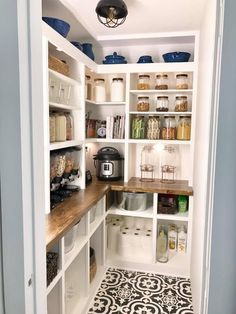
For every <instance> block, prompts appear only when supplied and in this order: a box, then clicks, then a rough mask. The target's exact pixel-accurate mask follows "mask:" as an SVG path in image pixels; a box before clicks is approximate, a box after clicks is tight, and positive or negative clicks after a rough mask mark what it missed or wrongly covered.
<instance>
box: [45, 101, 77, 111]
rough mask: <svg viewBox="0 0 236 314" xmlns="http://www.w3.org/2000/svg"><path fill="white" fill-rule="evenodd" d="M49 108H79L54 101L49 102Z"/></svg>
mask: <svg viewBox="0 0 236 314" xmlns="http://www.w3.org/2000/svg"><path fill="white" fill-rule="evenodd" d="M49 107H50V109H61V110H80V109H81V108H80V107H78V106H70V105H65V104H58V103H56V102H49Z"/></svg>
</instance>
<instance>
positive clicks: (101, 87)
mask: <svg viewBox="0 0 236 314" xmlns="http://www.w3.org/2000/svg"><path fill="white" fill-rule="evenodd" d="M94 84H95V85H94V100H95V101H96V102H104V101H106V87H105V79H103V78H97V79H94Z"/></svg>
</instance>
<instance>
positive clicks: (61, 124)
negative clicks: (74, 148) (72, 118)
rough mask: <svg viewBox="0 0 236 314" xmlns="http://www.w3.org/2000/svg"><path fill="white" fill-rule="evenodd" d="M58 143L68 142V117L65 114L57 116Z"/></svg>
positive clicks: (56, 137)
mask: <svg viewBox="0 0 236 314" xmlns="http://www.w3.org/2000/svg"><path fill="white" fill-rule="evenodd" d="M55 140H56V142H64V141H66V116H65V115H64V114H58V115H56V136H55Z"/></svg>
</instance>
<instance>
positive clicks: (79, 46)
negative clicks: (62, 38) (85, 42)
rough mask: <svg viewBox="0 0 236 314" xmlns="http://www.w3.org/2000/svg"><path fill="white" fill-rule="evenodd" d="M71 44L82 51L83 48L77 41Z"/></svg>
mask: <svg viewBox="0 0 236 314" xmlns="http://www.w3.org/2000/svg"><path fill="white" fill-rule="evenodd" d="M71 44H72V45H74V46H75V47H76V48H78V49H79V50H82V48H83V47H82V45H81V43H79V42H78V41H71Z"/></svg>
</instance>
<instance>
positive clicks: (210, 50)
mask: <svg viewBox="0 0 236 314" xmlns="http://www.w3.org/2000/svg"><path fill="white" fill-rule="evenodd" d="M216 2H217V0H209V1H208V3H207V7H206V11H205V16H204V18H203V21H202V27H201V30H200V51H199V73H198V75H199V81H198V98H197V122H196V125H197V128H196V134H195V143H196V146H195V161H194V180H193V188H194V210H193V238H192V239H193V241H192V256H191V282H192V294H193V306H194V313H195V314H202V309H201V302H202V293H203V291H202V284H203V283H204V277H203V275H204V273H203V270H204V264H203V256H204V245H205V236H206V232H205V226H206V218H207V208H206V206H207V205H206V204H207V184H208V158H209V143H210V141H211V138H210V136H211V130H210V128H211V98H212V73H213V61H214V46H215V42H214V39H215V20H216Z"/></svg>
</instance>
